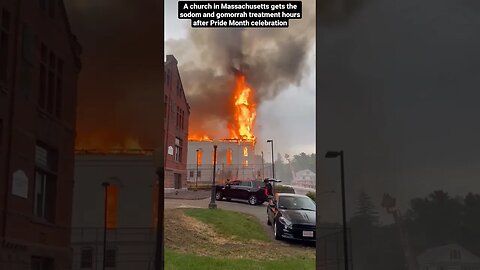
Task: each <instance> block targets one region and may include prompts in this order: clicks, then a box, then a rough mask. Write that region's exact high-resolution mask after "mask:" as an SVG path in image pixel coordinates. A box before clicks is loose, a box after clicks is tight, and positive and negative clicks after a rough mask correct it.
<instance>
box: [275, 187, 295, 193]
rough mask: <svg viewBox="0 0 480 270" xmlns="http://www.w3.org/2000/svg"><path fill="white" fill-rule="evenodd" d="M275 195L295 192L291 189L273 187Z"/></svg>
mask: <svg viewBox="0 0 480 270" xmlns="http://www.w3.org/2000/svg"><path fill="white" fill-rule="evenodd" d="M275 193H293V194H295V190H294V189H293V188H292V187H287V186H282V185H275Z"/></svg>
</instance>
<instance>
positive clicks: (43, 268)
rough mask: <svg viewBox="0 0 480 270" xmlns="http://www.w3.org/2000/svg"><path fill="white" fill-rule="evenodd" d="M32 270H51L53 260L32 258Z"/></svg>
mask: <svg viewBox="0 0 480 270" xmlns="http://www.w3.org/2000/svg"><path fill="white" fill-rule="evenodd" d="M31 265H32V270H53V259H50V258H42V257H32V264H31Z"/></svg>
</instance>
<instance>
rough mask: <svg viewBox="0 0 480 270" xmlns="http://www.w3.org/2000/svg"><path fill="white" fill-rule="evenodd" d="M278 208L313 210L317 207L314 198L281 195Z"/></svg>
mask: <svg viewBox="0 0 480 270" xmlns="http://www.w3.org/2000/svg"><path fill="white" fill-rule="evenodd" d="M278 208H281V209H287V210H311V211H315V210H316V209H317V207H316V205H315V203H314V202H313V201H312V199H310V198H308V197H298V196H280V197H279V198H278Z"/></svg>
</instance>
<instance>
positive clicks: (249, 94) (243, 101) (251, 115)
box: [188, 72, 257, 156]
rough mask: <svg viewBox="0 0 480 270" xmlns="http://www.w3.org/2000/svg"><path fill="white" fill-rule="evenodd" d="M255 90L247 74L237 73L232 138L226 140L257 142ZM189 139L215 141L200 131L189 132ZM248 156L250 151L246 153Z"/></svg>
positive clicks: (230, 127)
mask: <svg viewBox="0 0 480 270" xmlns="http://www.w3.org/2000/svg"><path fill="white" fill-rule="evenodd" d="M253 94H254V91H253V89H252V88H251V87H250V86H249V85H248V84H247V81H246V78H245V75H244V74H242V73H240V72H238V73H237V74H236V75H235V88H234V89H233V96H232V97H233V99H232V109H233V115H232V120H231V122H230V123H228V126H227V127H228V132H229V134H230V138H228V139H225V140H227V141H228V140H242V141H251V142H253V143H255V135H254V134H253V126H254V125H255V118H256V115H257V112H256V105H255V103H254V101H253V100H254V97H253ZM188 140H189V141H213V139H212V138H211V137H210V136H207V135H200V134H198V133H194V134H189V135H188ZM245 155H247V156H248V152H247V153H246V154H245Z"/></svg>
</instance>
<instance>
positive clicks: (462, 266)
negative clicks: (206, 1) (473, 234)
mask: <svg viewBox="0 0 480 270" xmlns="http://www.w3.org/2000/svg"><path fill="white" fill-rule="evenodd" d="M418 264H419V269H420V270H480V257H478V256H477V255H475V254H473V253H471V252H469V251H468V250H466V249H465V248H463V247H462V246H460V245H457V244H450V245H445V246H440V247H434V248H430V249H427V250H426V251H425V252H424V253H422V254H420V256H418Z"/></svg>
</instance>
